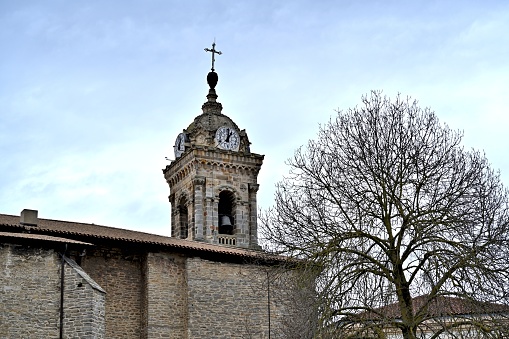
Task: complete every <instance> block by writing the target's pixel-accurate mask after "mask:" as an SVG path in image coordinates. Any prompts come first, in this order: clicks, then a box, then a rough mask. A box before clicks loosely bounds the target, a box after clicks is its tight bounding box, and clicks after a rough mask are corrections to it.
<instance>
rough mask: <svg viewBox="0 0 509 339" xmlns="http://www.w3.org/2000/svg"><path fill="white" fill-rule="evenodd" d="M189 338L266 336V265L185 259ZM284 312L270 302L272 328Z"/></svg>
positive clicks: (267, 319)
mask: <svg viewBox="0 0 509 339" xmlns="http://www.w3.org/2000/svg"><path fill="white" fill-rule="evenodd" d="M186 268H187V281H188V297H189V338H268V337H269V336H268V334H269V312H268V308H267V305H268V298H267V274H266V270H267V269H268V268H266V267H263V266H257V265H248V264H244V265H240V264H231V263H219V262H212V261H207V260H203V259H199V258H189V259H188V260H187V267H186ZM283 313H284V312H282V310H280V309H279V306H278V305H276V304H272V303H271V328H273V327H275V326H277V324H278V322H279V320H280V319H279V320H278V318H279V317H280V315H282V314H283Z"/></svg>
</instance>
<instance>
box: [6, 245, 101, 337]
mask: <svg viewBox="0 0 509 339" xmlns="http://www.w3.org/2000/svg"><path fill="white" fill-rule="evenodd" d="M45 245H47V244H45ZM45 247H46V246H45ZM0 263H1V264H2V266H3V267H2V270H1V271H0V288H1V290H0V305H1V306H0V308H1V311H0V338H59V334H60V314H61V313H60V310H61V308H60V301H61V267H62V261H61V259H60V256H59V255H58V253H56V252H55V251H54V250H53V249H51V248H49V249H48V248H47V247H46V248H44V247H39V248H38V247H33V246H26V245H18V244H13V243H3V244H1V245H0ZM76 266H77V265H76V264H75V263H74V262H73V261H72V260H70V259H68V258H67V259H66V261H64V268H65V270H64V272H65V274H64V295H63V297H64V313H63V314H64V318H63V325H64V326H63V334H64V337H65V338H90V339H92V338H93V339H100V338H104V337H105V336H104V304H105V299H104V296H105V293H104V291H103V290H102V289H101V288H100V287H99V286H98V285H97V284H95V283H94V282H92V281H91V280H90V279H89V278H88V276H86V274H84V272H79V269H77V267H76Z"/></svg>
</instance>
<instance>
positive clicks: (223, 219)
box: [221, 215, 232, 226]
mask: <svg viewBox="0 0 509 339" xmlns="http://www.w3.org/2000/svg"><path fill="white" fill-rule="evenodd" d="M231 225H232V223H231V221H230V217H229V216H227V215H223V216H222V217H221V226H231Z"/></svg>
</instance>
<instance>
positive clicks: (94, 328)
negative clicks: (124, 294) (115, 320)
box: [63, 258, 105, 339]
mask: <svg viewBox="0 0 509 339" xmlns="http://www.w3.org/2000/svg"><path fill="white" fill-rule="evenodd" d="M64 272H65V280H64V281H65V285H64V331H63V336H64V338H67V339H70V338H76V339H102V338H105V336H104V335H105V317H104V316H105V314H104V312H105V292H104V290H102V288H101V287H100V286H98V285H97V284H96V283H95V282H94V281H93V280H92V279H91V278H90V277H89V276H88V275H87V274H86V273H85V272H84V271H83V270H82V269H81V268H80V267H79V266H78V265H77V264H76V263H75V262H74V261H73V260H71V259H69V258H66V262H65V271H64Z"/></svg>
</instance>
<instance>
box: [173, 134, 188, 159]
mask: <svg viewBox="0 0 509 339" xmlns="http://www.w3.org/2000/svg"><path fill="white" fill-rule="evenodd" d="M185 142H186V135H185V134H184V133H180V134H179V135H178V136H177V140H175V146H173V149H174V151H175V158H178V157H180V156H181V155H182V153H184V151H185V150H186V148H185V145H184V143H185Z"/></svg>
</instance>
